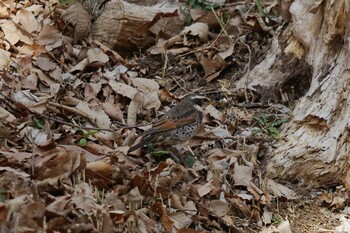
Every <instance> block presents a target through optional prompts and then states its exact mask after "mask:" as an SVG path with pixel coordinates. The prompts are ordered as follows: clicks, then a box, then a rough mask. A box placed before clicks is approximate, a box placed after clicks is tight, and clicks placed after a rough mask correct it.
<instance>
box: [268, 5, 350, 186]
mask: <svg viewBox="0 0 350 233" xmlns="http://www.w3.org/2000/svg"><path fill="white" fill-rule="evenodd" d="M349 9H350V2H349V1H348V0H338V1H328V0H323V1H316V2H315V1H302V0H297V1H295V2H294V3H293V4H292V6H291V9H290V11H291V14H292V17H293V33H294V36H295V37H296V38H297V40H298V41H299V42H300V43H301V44H302V46H303V50H304V51H305V60H306V62H307V63H308V64H310V65H311V66H312V81H311V86H310V88H309V90H308V92H307V93H306V95H305V96H304V97H303V98H301V100H300V102H299V104H298V105H297V106H296V108H295V110H294V111H293V116H292V119H291V122H290V123H289V124H287V125H286V126H285V128H284V129H283V131H282V137H283V138H282V140H281V141H280V142H278V144H277V145H276V148H277V149H276V150H275V154H274V155H273V158H272V159H271V161H270V163H269V165H268V171H269V173H270V175H271V176H273V177H277V176H278V177H281V178H283V179H287V180H298V181H300V182H302V183H305V184H307V185H309V186H312V187H321V186H324V187H329V186H332V185H336V184H341V183H343V184H344V185H345V186H346V187H347V188H348V190H349V189H350V167H349V165H350V161H349V158H350V136H349V133H350V95H349V94H350V43H349V39H350V32H349V31H350V12H349ZM295 69H298V67H295Z"/></svg>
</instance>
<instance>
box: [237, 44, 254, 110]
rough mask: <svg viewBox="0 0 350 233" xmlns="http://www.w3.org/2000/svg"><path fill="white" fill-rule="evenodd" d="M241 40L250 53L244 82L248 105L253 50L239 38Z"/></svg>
mask: <svg viewBox="0 0 350 233" xmlns="http://www.w3.org/2000/svg"><path fill="white" fill-rule="evenodd" d="M239 40H240V41H241V43H242V44H243V45H244V46H245V47H246V48H247V49H248V51H249V58H248V64H247V65H246V67H247V73H246V76H245V81H244V85H245V89H244V97H245V101H246V102H247V103H248V102H249V99H248V94H247V90H248V83H249V75H250V63H251V60H252V50H251V49H250V47H249V45H247V44H246V43H245V42H244V41H243V40H242V38H239Z"/></svg>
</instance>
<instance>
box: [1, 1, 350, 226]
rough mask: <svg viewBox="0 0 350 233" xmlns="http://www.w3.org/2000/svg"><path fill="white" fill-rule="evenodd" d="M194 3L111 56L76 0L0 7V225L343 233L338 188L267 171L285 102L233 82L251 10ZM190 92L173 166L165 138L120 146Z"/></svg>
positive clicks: (248, 43) (250, 34)
mask: <svg viewBox="0 0 350 233" xmlns="http://www.w3.org/2000/svg"><path fill="white" fill-rule="evenodd" d="M189 2H191V1H188V2H187V3H189ZM209 2H210V1H208V3H209ZM125 4H126V3H125ZM197 5H198V6H199V5H200V4H199V3H197ZM200 6H201V7H202V8H201V10H202V12H201V13H198V11H196V17H197V20H196V22H194V21H193V18H192V23H189V22H187V24H188V26H187V27H185V26H184V25H183V24H184V23H183V22H182V21H181V22H182V24H181V25H182V26H181V28H180V30H178V31H171V29H169V30H170V31H166V32H167V33H165V32H164V31H165V30H166V28H162V30H163V33H164V34H162V35H163V36H164V35H167V36H164V37H163V38H161V39H162V40H163V41H161V40H160V38H157V39H158V43H154V44H153V45H152V46H148V47H147V49H146V48H145V49H142V50H140V51H137V52H135V49H134V48H128V47H127V45H124V47H123V46H122V47H123V49H124V51H128V49H130V51H129V52H127V53H124V54H118V46H120V45H118V44H117V45H116V49H115V50H112V49H110V48H108V47H106V46H104V45H102V44H101V43H100V42H99V41H97V40H94V39H91V36H86V35H88V32H85V31H84V30H86V28H89V27H90V26H91V25H90V21H91V17H92V16H91V15H90V14H91V12H90V11H86V10H85V8H84V6H83V5H80V4H76V5H74V7H73V8H72V7H69V5H65V4H60V3H59V2H58V1H41V0H26V1H21V2H19V3H18V2H17V1H14V0H5V1H2V2H1V3H0V13H1V19H0V29H1V30H0V56H1V58H0V75H1V77H0V129H1V131H0V155H1V157H0V164H1V167H0V174H1V176H0V200H1V202H0V224H1V225H0V232H43V231H46V232H68V231H70V232H181V233H186V232H187V233H194V232H264V233H268V232H271V233H272V232H281V233H285V232H296V233H302V232H308V233H313V232H315V233H316V232H348V231H346V229H349V225H350V224H349V223H348V220H347V218H346V217H345V216H346V215H344V214H340V212H339V210H340V209H342V208H343V207H344V201H342V200H346V193H345V191H344V190H342V189H341V188H335V189H334V190H312V191H309V192H306V190H307V189H305V187H303V188H302V187H299V186H298V184H296V183H291V182H289V181H285V180H278V179H270V178H269V177H267V176H266V173H267V172H266V164H267V163H268V161H269V158H270V157H271V156H273V146H274V143H275V142H276V141H277V140H280V139H281V135H280V131H281V127H283V124H284V123H286V122H288V118H289V114H291V112H292V107H293V106H294V104H295V102H296V101H297V99H293V100H291V101H286V100H285V99H283V98H282V97H278V93H276V94H274V95H273V96H277V98H273V99H270V100H269V101H266V98H265V97H266V96H262V95H261V93H257V92H255V91H254V90H248V89H246V88H238V87H237V86H236V82H237V81H238V80H244V79H245V78H247V77H246V76H247V74H248V73H249V69H251V67H252V66H254V65H256V64H258V63H259V62H260V61H261V59H262V58H263V57H264V55H265V54H266V51H267V50H268V49H269V47H270V44H271V40H272V37H273V35H272V33H271V31H264V29H265V28H264V26H263V25H262V24H263V23H262V22H261V21H260V19H261V17H260V15H259V11H258V9H257V8H256V7H254V5H252V4H251V3H249V1H247V2H242V3H240V5H239V4H238V5H237V4H228V3H227V4H222V5H219V6H216V5H215V9H214V5H200ZM206 6H210V8H209V9H210V10H207V9H205V7H206ZM277 6H278V5H277ZM186 7H188V8H186V9H190V7H193V6H191V5H188V6H186ZM278 7H279V8H273V7H272V3H269V2H267V3H266V6H265V9H266V11H267V9H269V10H270V11H268V12H267V13H268V16H267V17H270V19H272V18H273V17H272V16H271V15H273V13H272V12H273V9H275V10H276V9H279V10H280V12H279V13H280V14H281V15H282V14H286V12H287V13H288V9H289V8H288V7H289V6H284V5H283V6H278ZM125 9H126V8H125ZM188 12H190V13H188V14H190V15H185V17H184V18H185V19H188V17H194V15H192V14H194V13H193V12H192V11H188ZM242 12H243V14H242ZM181 13H182V14H184V12H181ZM275 13H276V12H275ZM62 14H63V17H62ZM102 14H103V12H102ZM157 14H160V13H157ZM227 14H228V15H227ZM164 15H166V14H164ZM164 15H163V16H164ZM242 15H244V20H243V19H242ZM170 16H171V17H173V18H172V20H178V21H179V20H180V19H181V17H180V16H179V15H178V14H174V13H171V14H169V17H170ZM209 16H210V17H209ZM227 17H228V18H229V19H230V20H228V19H227ZM156 18H157V17H154V19H156ZM200 19H203V20H204V19H205V20H209V21H203V22H201V21H200ZM169 20H170V19H169ZM181 20H183V19H181ZM210 20H211V21H210ZM287 24H288V22H287V21H285V19H284V20H276V21H274V22H273V25H272V26H271V27H272V28H273V29H274V30H275V31H276V32H277V31H278V30H283V29H284V28H285V27H286V26H287ZM147 25H148V26H150V24H147ZM154 25H155V20H154V21H152V26H154ZM265 26H266V25H265ZM92 28H93V27H92ZM92 30H93V29H92ZM89 32H90V31H89ZM82 35H83V36H82ZM131 36H132V35H131ZM154 37H156V36H154ZM172 40H176V43H174V44H171V43H170V42H171V41H172ZM160 41H161V42H160ZM164 41H166V42H167V43H164ZM132 49H133V50H132ZM164 51H168V52H164ZM194 92H195V93H200V94H203V95H205V96H207V97H209V98H210V99H211V102H210V103H209V104H208V105H206V106H204V107H203V109H204V122H203V125H202V127H201V129H200V130H199V132H198V134H197V135H196V136H195V137H194V138H192V139H191V140H189V141H188V142H187V143H186V144H185V145H182V147H181V148H180V149H179V152H180V155H181V157H182V159H183V160H184V161H185V163H178V162H175V161H173V159H172V156H171V148H169V147H167V146H165V145H164V146H163V147H159V146H157V145H156V146H154V147H151V146H149V147H147V149H146V148H143V149H141V150H137V151H135V152H132V153H127V151H128V149H129V148H130V146H131V145H132V144H134V142H135V140H139V139H138V135H139V134H140V133H141V132H142V131H143V130H145V129H146V128H147V126H148V125H150V124H151V123H152V121H154V120H155V119H158V118H159V117H161V116H162V115H163V114H164V112H166V111H167V110H169V109H170V108H171V107H172V106H173V105H174V104H176V102H178V101H179V100H180V99H181V98H182V97H183V96H185V95H187V94H189V93H194ZM130 126H133V127H130ZM189 148H190V149H189ZM347 227H348V228H347Z"/></svg>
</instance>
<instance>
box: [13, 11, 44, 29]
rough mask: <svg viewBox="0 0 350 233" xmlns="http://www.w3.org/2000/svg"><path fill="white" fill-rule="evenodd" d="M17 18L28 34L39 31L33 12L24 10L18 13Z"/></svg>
mask: <svg viewBox="0 0 350 233" xmlns="http://www.w3.org/2000/svg"><path fill="white" fill-rule="evenodd" d="M16 16H17V17H18V19H19V23H20V24H21V25H22V26H23V28H24V29H25V30H26V31H27V32H29V33H32V32H35V31H38V29H39V24H38V21H37V20H36V18H35V16H34V14H33V13H32V12H30V11H28V10H27V9H23V8H22V9H20V10H19V11H18V12H17V15H16Z"/></svg>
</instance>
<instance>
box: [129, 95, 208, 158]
mask: <svg viewBox="0 0 350 233" xmlns="http://www.w3.org/2000/svg"><path fill="white" fill-rule="evenodd" d="M205 100H208V98H206V97H204V96H202V95H197V94H190V95H188V96H186V97H185V98H184V99H183V100H182V101H181V102H179V103H178V104H177V105H175V106H174V107H173V108H171V109H170V110H169V111H168V112H167V113H165V114H164V116H163V117H162V118H160V119H159V120H156V121H155V122H153V124H152V128H151V129H149V130H146V131H145V132H143V133H142V134H141V135H142V136H143V139H142V141H141V142H140V143H138V144H136V145H133V146H132V147H130V149H129V151H128V152H132V151H135V150H137V149H138V148H140V147H142V146H144V145H146V144H149V143H154V142H157V143H167V144H180V143H183V142H185V141H187V140H188V139H190V138H192V137H193V136H194V135H195V134H196V133H197V131H198V129H199V127H200V125H201V124H202V118H203V112H202V109H201V105H202V103H203V101H205Z"/></svg>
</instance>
